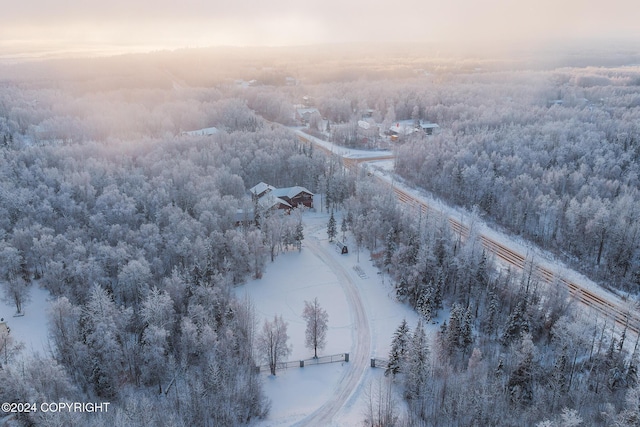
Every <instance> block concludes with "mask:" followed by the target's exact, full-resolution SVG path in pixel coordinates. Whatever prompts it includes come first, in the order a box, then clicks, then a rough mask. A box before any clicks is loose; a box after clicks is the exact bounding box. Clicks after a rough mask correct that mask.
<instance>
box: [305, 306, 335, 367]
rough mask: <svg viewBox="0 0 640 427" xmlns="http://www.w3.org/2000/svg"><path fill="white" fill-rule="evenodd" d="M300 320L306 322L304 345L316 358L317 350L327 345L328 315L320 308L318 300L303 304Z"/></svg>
mask: <svg viewBox="0 0 640 427" xmlns="http://www.w3.org/2000/svg"><path fill="white" fill-rule="evenodd" d="M302 318H303V319H304V320H305V321H306V322H307V328H306V330H305V344H306V346H307V348H309V349H313V357H314V358H318V349H323V348H324V346H325V345H326V343H327V328H328V325H327V322H328V320H329V315H328V314H327V312H326V310H325V309H324V308H322V307H321V306H320V303H319V302H318V298H317V297H316V298H314V299H313V301H305V302H304V311H303V312H302Z"/></svg>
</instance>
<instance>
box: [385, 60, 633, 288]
mask: <svg viewBox="0 0 640 427" xmlns="http://www.w3.org/2000/svg"><path fill="white" fill-rule="evenodd" d="M548 77H549V79H550V80H551V81H550V82H549V83H548V87H549V90H551V89H552V88H554V89H555V90H556V93H557V96H558V97H559V99H557V100H554V103H552V105H551V106H550V105H540V104H538V105H536V104H532V103H531V102H524V101H523V100H522V99H521V98H520V97H518V96H517V93H514V96H513V97H512V98H511V100H510V101H509V103H508V108H507V105H504V103H503V102H500V101H496V100H495V98H494V97H491V96H490V95H491V94H490V92H489V89H490V87H491V86H492V84H495V82H491V81H488V82H482V81H480V82H478V84H477V87H476V88H475V89H474V93H472V94H470V96H472V97H479V96H482V95H484V96H485V97H486V98H487V102H486V103H485V104H484V105H483V106H482V107H479V108H474V107H470V108H466V109H464V110H463V111H462V112H461V115H462V116H461V117H458V118H455V119H454V120H451V121H450V122H449V123H450V125H449V129H448V130H447V131H445V132H443V133H442V134H441V135H439V136H436V137H434V138H430V139H427V140H424V139H423V140H413V141H410V142H408V143H407V144H405V145H403V146H401V147H399V148H398V150H397V156H398V157H397V161H396V170H397V172H398V173H399V174H401V175H402V176H403V177H405V178H407V179H408V180H410V181H411V182H414V183H416V184H418V185H420V186H422V187H424V188H426V189H428V190H430V191H433V192H434V193H435V194H437V195H439V196H440V197H443V198H444V199H446V200H448V201H449V202H452V203H455V204H459V205H463V206H466V207H468V208H472V207H473V206H478V207H479V208H480V211H481V213H482V214H483V215H487V217H488V218H490V219H491V220H492V221H495V222H497V223H499V224H501V225H503V226H505V227H506V228H507V229H508V230H510V231H511V232H514V233H516V234H520V235H523V236H525V237H527V238H528V239H531V240H532V241H534V242H536V243H538V244H539V245H540V246H542V247H544V248H548V249H552V250H554V251H555V252H557V253H562V254H565V255H566V256H567V258H568V259H569V260H570V261H571V262H572V264H574V265H576V266H578V267H579V269H581V270H583V271H585V272H587V273H588V274H590V275H591V276H593V277H594V278H596V279H598V280H600V281H602V282H603V283H606V284H610V285H613V286H615V287H618V288H620V289H623V290H624V291H627V292H632V293H636V292H637V291H638V286H640V223H639V222H638V218H640V202H639V200H640V194H639V193H638V191H639V188H640V182H639V181H638V176H639V175H638V174H639V173H640V170H639V169H638V165H639V164H640V163H639V162H638V160H639V159H640V129H639V128H638V126H637V121H638V118H640V87H639V86H637V84H636V83H635V82H636V81H637V78H638V77H637V75H636V77H633V73H631V72H627V73H625V72H623V71H622V70H620V71H601V72H599V73H598V75H597V76H596V75H595V72H594V75H591V74H583V73H578V72H576V74H571V73H567V74H563V75H550V76H548ZM596 77H597V79H596ZM518 87H519V86H518V85H516V86H515V87H514V90H515V89H517V88H518ZM550 101H551V100H550ZM560 103H561V104H560Z"/></svg>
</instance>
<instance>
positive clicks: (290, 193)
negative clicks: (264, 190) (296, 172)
mask: <svg viewBox="0 0 640 427" xmlns="http://www.w3.org/2000/svg"><path fill="white" fill-rule="evenodd" d="M303 192H304V193H307V194H310V195H312V196H313V193H312V192H311V191H309V190H307V189H306V188H304V187H300V186H298V185H296V186H295V187H287V188H274V189H273V190H272V191H271V193H270V194H273V195H274V196H275V197H287V198H289V199H293V198H294V197H295V196H297V195H298V194H300V193H303Z"/></svg>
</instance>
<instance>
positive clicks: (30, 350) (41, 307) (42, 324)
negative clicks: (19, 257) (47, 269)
mask: <svg viewBox="0 0 640 427" xmlns="http://www.w3.org/2000/svg"><path fill="white" fill-rule="evenodd" d="M29 295H30V300H29V301H28V302H27V303H25V304H24V305H23V307H22V311H23V313H24V316H16V317H14V314H15V312H16V307H15V305H10V304H7V303H6V302H4V301H2V300H0V318H4V321H5V322H7V326H8V327H9V328H11V336H12V337H13V338H15V339H16V340H17V341H20V342H22V343H23V344H24V350H22V356H29V355H31V354H34V353H39V354H41V355H44V354H46V353H47V352H48V351H49V338H48V326H47V311H48V310H49V304H50V303H49V292H48V291H47V290H45V289H42V288H40V287H38V286H37V285H36V284H34V285H32V286H31V291H30V292H29Z"/></svg>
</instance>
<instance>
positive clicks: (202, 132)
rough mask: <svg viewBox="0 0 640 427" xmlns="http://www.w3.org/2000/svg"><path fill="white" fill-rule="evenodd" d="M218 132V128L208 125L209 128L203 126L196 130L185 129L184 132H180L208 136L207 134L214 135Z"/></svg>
mask: <svg viewBox="0 0 640 427" xmlns="http://www.w3.org/2000/svg"><path fill="white" fill-rule="evenodd" d="M218 132H220V131H219V130H218V128H216V127H210V128H203V129H198V130H190V131H185V132H182V134H183V135H189V136H209V135H215V134H217V133H218Z"/></svg>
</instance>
